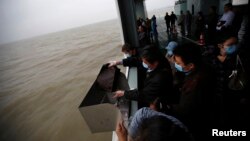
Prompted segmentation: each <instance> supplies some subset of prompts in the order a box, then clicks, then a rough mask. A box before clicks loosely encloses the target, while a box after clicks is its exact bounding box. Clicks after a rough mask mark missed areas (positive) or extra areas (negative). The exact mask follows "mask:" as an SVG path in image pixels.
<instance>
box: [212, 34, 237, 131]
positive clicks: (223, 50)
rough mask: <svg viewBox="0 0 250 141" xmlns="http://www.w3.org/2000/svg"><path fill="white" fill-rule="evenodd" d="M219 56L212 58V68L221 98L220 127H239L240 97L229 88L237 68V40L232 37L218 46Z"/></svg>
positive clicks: (217, 92) (217, 91)
mask: <svg viewBox="0 0 250 141" xmlns="http://www.w3.org/2000/svg"><path fill="white" fill-rule="evenodd" d="M218 50H219V52H218V54H215V55H214V56H212V57H211V66H212V67H213V69H214V70H215V72H216V95H218V96H220V109H221V110H220V111H219V113H220V119H221V121H220V123H219V124H220V125H221V126H222V127H224V128H225V127H226V128H227V127H230V128H232V127H235V126H238V123H237V121H239V120H237V115H239V113H238V112H239V109H238V106H239V101H240V100H239V97H238V95H237V96H236V94H235V92H234V91H232V90H230V89H229V88H228V83H229V76H230V75H231V74H232V70H234V69H235V68H236V57H237V51H238V46H237V38H235V37H230V38H228V39H226V40H225V41H224V42H223V43H221V44H219V45H218Z"/></svg>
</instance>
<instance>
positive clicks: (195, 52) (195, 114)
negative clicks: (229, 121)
mask: <svg viewBox="0 0 250 141" xmlns="http://www.w3.org/2000/svg"><path fill="white" fill-rule="evenodd" d="M173 55H174V62H175V68H176V70H177V71H179V72H181V73H183V74H184V75H185V77H184V80H183V81H182V82H181V85H180V88H179V91H180V99H179V103H178V104H174V105H172V107H171V109H172V112H173V114H174V115H175V116H176V117H178V118H179V119H180V120H181V121H183V122H184V123H185V124H186V125H187V126H188V128H189V129H190V130H191V132H193V134H194V137H195V138H196V139H197V140H202V139H201V137H205V136H209V135H210V132H211V131H210V130H209V125H212V123H213V118H212V117H213V114H212V112H211V111H212V109H213V108H212V106H213V99H214V96H213V93H214V91H213V88H214V86H213V84H214V83H215V79H214V77H213V74H212V71H210V68H209V67H207V66H206V65H205V64H204V63H203V61H202V55H201V50H200V48H199V47H198V46H196V45H195V44H191V43H189V44H183V45H181V46H178V47H176V48H175V50H174V51H173ZM211 105H212V106H211Z"/></svg>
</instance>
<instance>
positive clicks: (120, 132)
mask: <svg viewBox="0 0 250 141" xmlns="http://www.w3.org/2000/svg"><path fill="white" fill-rule="evenodd" d="M115 132H116V134H117V136H118V140H119V141H127V137H128V132H127V129H126V128H125V127H124V125H123V122H119V123H118V124H117V126H116V129H115Z"/></svg>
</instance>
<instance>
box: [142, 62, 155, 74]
mask: <svg viewBox="0 0 250 141" xmlns="http://www.w3.org/2000/svg"><path fill="white" fill-rule="evenodd" d="M142 65H143V67H144V68H145V69H147V72H151V71H153V70H151V69H150V68H149V67H148V65H147V64H146V63H144V62H142Z"/></svg>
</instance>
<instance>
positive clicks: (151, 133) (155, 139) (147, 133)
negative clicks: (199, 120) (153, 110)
mask: <svg viewBox="0 0 250 141" xmlns="http://www.w3.org/2000/svg"><path fill="white" fill-rule="evenodd" d="M141 125H142V126H141V127H139V132H138V133H139V136H138V137H137V138H136V141H182V140H185V141H190V140H191V139H192V138H191V136H190V134H189V133H188V132H187V131H186V130H185V129H184V128H181V127H179V126H178V125H175V124H174V123H173V122H172V121H170V120H169V119H168V118H166V117H164V116H154V117H151V118H146V119H144V120H143V121H142V124H141Z"/></svg>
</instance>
